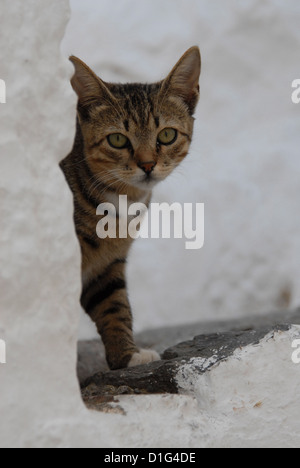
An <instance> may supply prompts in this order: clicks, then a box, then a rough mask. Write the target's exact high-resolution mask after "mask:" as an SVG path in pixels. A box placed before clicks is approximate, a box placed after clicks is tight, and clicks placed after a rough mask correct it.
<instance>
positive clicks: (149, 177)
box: [61, 47, 201, 369]
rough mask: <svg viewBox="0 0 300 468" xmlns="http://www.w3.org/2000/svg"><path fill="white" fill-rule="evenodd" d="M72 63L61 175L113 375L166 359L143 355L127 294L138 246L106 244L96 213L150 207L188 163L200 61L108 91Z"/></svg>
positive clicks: (85, 289)
mask: <svg viewBox="0 0 300 468" xmlns="http://www.w3.org/2000/svg"><path fill="white" fill-rule="evenodd" d="M70 59H71V61H72V62H73V64H74V66H75V75H74V77H73V78H72V86H73V88H74V90H75V92H76V93H77V95H78V112H77V128H76V137H75V142H74V146H73V149H72V151H71V153H70V154H69V155H68V156H67V157H66V158H65V159H64V160H63V161H62V162H61V168H62V170H63V172H64V174H65V176H66V179H67V182H68V184H69V186H70V188H71V190H72V192H73V196H74V221H75V227H76V233H77V236H78V239H79V242H80V246H81V252H82V296H81V304H82V306H83V308H84V309H85V310H86V312H87V313H88V314H89V315H90V317H91V318H92V319H93V320H94V322H95V323H96V326H97V329H98V331H99V334H100V335H101V336H102V339H103V342H104V345H105V348H106V355H107V361H108V364H109V366H110V368H111V369H118V368H123V367H126V366H130V365H136V364H142V363H144V362H149V361H151V360H156V359H158V358H159V356H158V355H157V353H155V352H149V351H148V352H146V351H143V350H139V349H138V348H137V346H136V345H135V343H134V339H133V333H132V313H131V308H130V304H129V300H128V296H127V289H126V259H127V256H128V252H129V249H130V247H131V244H132V239H131V238H127V239H109V238H107V239H105V240H100V239H99V238H98V237H97V234H96V225H97V223H98V221H99V217H97V216H96V209H97V207H98V205H99V204H101V203H106V202H110V203H115V202H116V200H117V198H118V196H119V195H127V196H128V199H129V200H130V202H132V203H134V202H139V201H142V202H144V203H145V202H146V203H149V202H150V200H151V193H152V189H153V187H154V185H155V184H156V183H158V182H160V181H162V180H164V179H165V178H166V177H167V176H168V175H169V174H170V173H171V172H172V171H173V170H174V169H175V168H176V167H177V166H178V165H179V164H180V162H181V161H182V160H183V159H184V158H185V156H186V155H187V153H188V149H189V146H190V142H191V139H192V134H193V125H194V119H193V113H194V110H195V106H196V104H197V101H198V97H199V76H200V63H201V61H200V53H199V49H198V48H197V47H193V48H191V49H189V50H188V51H187V52H186V53H185V55H184V56H183V57H182V58H181V60H180V61H179V62H178V63H177V64H176V66H175V67H174V68H173V70H172V71H171V73H170V74H169V75H168V77H167V78H166V79H165V80H163V81H160V82H158V83H154V84H150V85H149V84H124V85H119V84H112V83H104V82H103V81H102V80H101V79H100V78H98V77H97V76H96V75H95V74H94V72H93V71H92V70H90V69H89V68H88V67H87V65H85V64H84V63H83V62H82V61H80V60H79V59H77V58H76V57H71V58H70ZM165 128H172V129H175V130H176V132H177V139H176V141H174V142H173V143H172V144H170V145H165V144H161V143H159V141H158V134H159V133H160V132H161V131H162V130H164V129H165ZM114 133H121V134H122V135H124V136H126V137H127V138H128V141H129V144H128V146H127V147H126V148H123V149H116V148H114V147H112V146H111V145H110V144H109V142H108V139H107V137H108V135H111V134H114ZM149 165H150V167H151V169H152V172H151V173H150V172H149V169H147V168H148V167H149ZM146 171H147V172H146ZM117 225H118V220H117ZM117 227H118V226H117Z"/></svg>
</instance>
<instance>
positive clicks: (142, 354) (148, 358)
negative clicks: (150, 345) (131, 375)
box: [128, 349, 160, 367]
mask: <svg viewBox="0 0 300 468" xmlns="http://www.w3.org/2000/svg"><path fill="white" fill-rule="evenodd" d="M153 361H160V355H159V354H158V353H157V352H156V351H152V350H151V349H141V350H140V351H139V353H135V354H134V355H133V356H132V358H131V360H130V361H129V364H128V367H134V366H140V365H142V364H148V362H153Z"/></svg>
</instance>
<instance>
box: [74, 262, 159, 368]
mask: <svg viewBox="0 0 300 468" xmlns="http://www.w3.org/2000/svg"><path fill="white" fill-rule="evenodd" d="M81 303H82V305H83V307H84V308H85V310H86V312H87V313H88V314H89V315H90V317H91V318H92V320H93V321H94V322H95V324H96V326H97V329H98V332H99V334H100V335H101V337H102V340H103V343H104V346H105V350H106V359H107V362H108V365H109V367H110V368H111V369H112V370H113V369H122V368H125V367H133V366H137V365H141V364H146V363H149V362H153V361H157V360H159V359H160V357H159V355H158V353H156V352H155V351H152V350H140V349H139V348H138V347H137V346H136V344H135V342H134V338H133V332H132V313H131V308H130V304H129V301H128V297H127V291H126V281H125V264H124V262H121V261H115V262H113V263H112V264H111V266H110V267H109V268H107V269H106V271H105V273H104V274H102V275H101V276H99V277H98V278H96V279H95V280H94V281H91V282H90V283H89V284H88V285H86V286H85V288H84V290H83V293H82V298H81Z"/></svg>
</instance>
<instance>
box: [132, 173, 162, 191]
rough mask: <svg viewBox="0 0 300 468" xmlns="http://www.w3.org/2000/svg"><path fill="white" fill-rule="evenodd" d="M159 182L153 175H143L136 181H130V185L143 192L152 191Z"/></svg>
mask: <svg viewBox="0 0 300 468" xmlns="http://www.w3.org/2000/svg"><path fill="white" fill-rule="evenodd" d="M159 182H160V180H159V179H158V178H157V177H156V176H155V175H154V174H153V173H151V174H145V175H143V176H142V177H139V178H138V179H137V178H135V179H133V180H132V184H133V185H134V186H135V187H137V188H139V189H143V190H152V189H153V187H154V186H155V185H156V184H158V183H159Z"/></svg>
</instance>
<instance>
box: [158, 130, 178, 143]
mask: <svg viewBox="0 0 300 468" xmlns="http://www.w3.org/2000/svg"><path fill="white" fill-rule="evenodd" d="M176 140H177V130H175V129H174V128H165V129H164V130H162V131H161V132H160V133H159V135H158V137H157V141H158V142H159V143H160V144H161V145H172V144H173V143H175V141H176Z"/></svg>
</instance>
